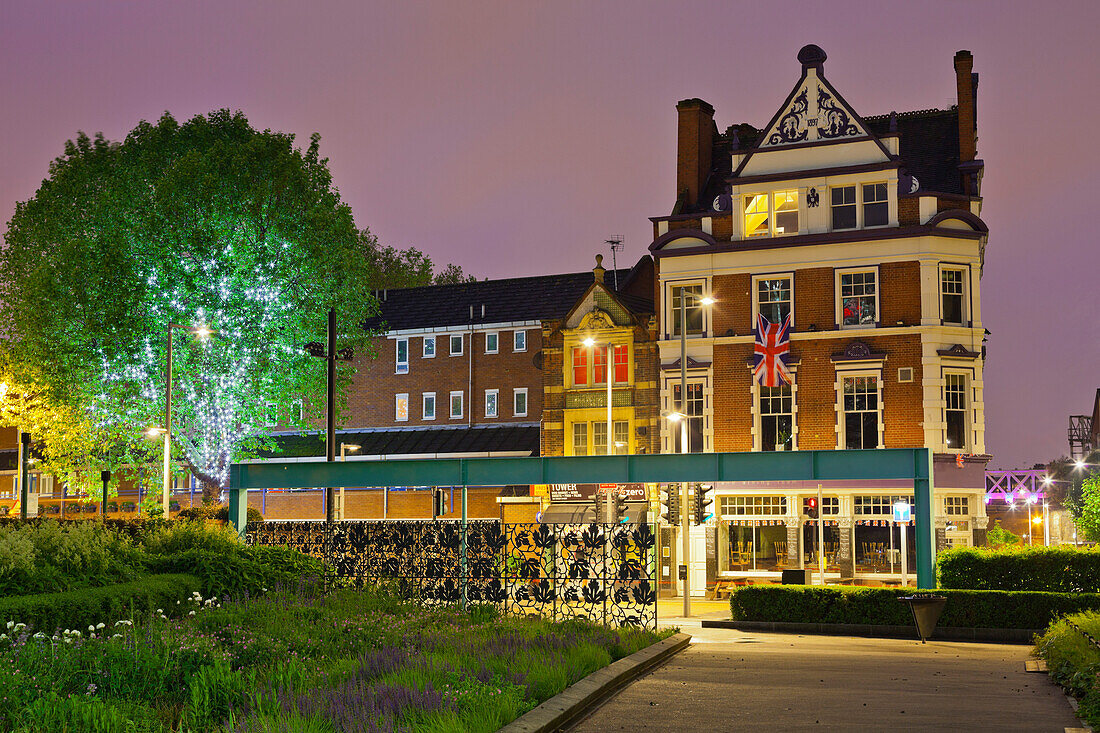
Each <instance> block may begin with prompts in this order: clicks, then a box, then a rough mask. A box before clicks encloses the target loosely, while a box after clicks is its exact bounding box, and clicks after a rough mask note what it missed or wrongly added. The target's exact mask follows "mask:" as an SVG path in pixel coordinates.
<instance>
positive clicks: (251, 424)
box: [0, 110, 432, 498]
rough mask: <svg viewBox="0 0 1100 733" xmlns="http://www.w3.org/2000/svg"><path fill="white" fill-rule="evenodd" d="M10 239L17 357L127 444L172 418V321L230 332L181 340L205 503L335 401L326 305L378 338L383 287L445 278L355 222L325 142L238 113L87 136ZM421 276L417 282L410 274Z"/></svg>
mask: <svg viewBox="0 0 1100 733" xmlns="http://www.w3.org/2000/svg"><path fill="white" fill-rule="evenodd" d="M6 240H7V247H6V248H5V249H4V250H3V252H2V253H0V302H2V303H3V305H2V306H0V307H2V308H3V312H2V313H0V316H2V317H3V319H4V320H3V322H5V323H6V324H7V327H8V328H9V329H10V330H9V333H8V335H9V339H10V343H9V346H10V353H11V355H12V358H13V360H14V361H15V362H17V363H19V364H22V365H25V366H26V367H27V368H31V369H33V370H34V371H35V372H36V373H37V374H38V381H39V387H40V392H39V393H40V394H41V395H43V397H44V398H45V399H48V400H49V401H50V402H51V403H52V404H57V405H62V406H64V407H65V409H68V410H72V411H73V414H74V415H78V416H79V417H80V419H82V420H85V421H86V423H85V424H87V425H90V426H91V428H92V430H93V432H95V433H97V434H99V435H107V436H112V437H110V438H109V440H111V441H117V442H118V444H119V445H121V446H127V445H138V443H137V441H138V440H139V439H140V436H141V434H142V432H143V431H144V430H145V429H147V428H148V427H150V426H156V425H161V424H162V423H163V420H164V417H163V411H164V402H165V395H164V390H165V374H166V340H167V330H168V328H169V324H172V323H175V324H181V325H184V326H196V325H204V326H208V327H209V328H211V329H214V330H215V331H216V334H215V335H214V336H213V337H211V338H209V339H206V340H200V339H196V338H193V337H191V336H189V335H187V334H186V333H183V332H180V331H176V335H175V337H174V373H175V379H174V385H175V386H174V394H173V425H172V438H173V444H174V447H175V449H176V454H175V457H176V458H177V459H178V460H179V461H180V462H181V463H182V464H184V465H186V466H187V467H188V468H190V469H191V470H192V471H193V473H194V474H195V475H196V476H197V477H198V478H199V480H200V481H201V482H202V484H203V488H204V494H205V496H206V497H207V498H211V497H213V496H214V495H215V494H216V492H217V490H218V489H219V487H221V486H223V485H224V482H225V480H226V478H227V476H228V467H229V464H230V462H231V461H232V460H234V459H237V458H241V457H246V456H248V455H252V454H253V453H254V452H255V451H256V450H257V449H259V448H261V447H267V448H270V447H272V446H271V445H270V440H269V439H267V438H265V437H264V430H265V428H267V427H270V423H271V419H272V417H273V416H274V417H276V418H277V419H278V420H279V422H281V423H283V424H297V425H299V426H302V427H306V426H308V425H309V424H310V420H311V418H316V417H318V416H319V414H320V412H319V410H323V405H324V398H323V394H324V381H325V380H324V365H323V362H321V361H320V360H317V359H311V358H310V357H309V356H308V355H307V354H306V353H305V352H304V350H303V348H302V347H303V345H304V344H305V343H307V342H310V341H321V342H323V341H324V327H325V314H326V312H327V310H328V309H329V308H330V307H334V308H336V310H337V314H338V324H339V328H340V332H339V334H338V344H339V348H348V347H351V348H365V347H366V343H367V341H366V338H367V336H368V334H367V333H366V332H365V331H364V330H363V329H362V328H361V325H360V324H362V323H363V322H364V321H365V320H366V319H367V318H369V317H370V316H371V315H373V314H374V312H375V309H376V301H375V299H374V298H373V296H372V290H373V289H376V288H380V287H393V285H392V284H390V283H389V282H388V281H389V280H390V279H394V278H397V279H401V280H402V282H400V283H399V284H402V285H404V284H424V282H426V281H430V278H431V277H432V271H431V261H430V259H428V258H426V257H424V256H423V255H421V254H420V253H419V252H416V251H415V250H409V251H407V252H406V253H402V252H400V251H396V250H392V249H387V248H382V247H380V246H379V245H378V243H377V241H376V240H375V239H374V237H373V236H372V235H370V233H369V232H367V231H359V230H357V229H356V227H355V224H354V221H353V219H352V215H351V211H350V210H349V209H348V207H347V206H346V205H345V204H344V203H342V201H341V200H340V197H339V194H338V192H337V191H336V189H335V188H334V186H333V185H332V179H331V175H330V173H329V171H328V165H327V160H326V159H323V158H321V157H320V156H319V136H317V135H313V136H312V137H311V139H310V144H309V146H308V147H307V148H306V149H305V150H302V149H299V148H295V147H294V137H293V136H292V135H287V134H282V133H276V132H271V131H269V130H265V131H263V132H260V131H257V130H255V129H253V128H252V127H251V126H250V125H249V123H248V121H247V120H246V119H245V118H244V116H243V115H241V114H240V113H230V112H228V111H224V110H223V111H218V112H214V113H212V114H210V115H208V116H198V117H195V118H193V119H191V120H190V121H188V122H186V123H184V124H182V125H181V124H179V123H177V122H176V120H175V119H173V118H172V117H171V116H170V115H168V114H165V115H164V116H163V117H162V118H161V119H160V120H159V121H158V122H157V123H156V124H150V123H148V122H142V123H141V124H139V125H138V126H137V127H136V128H135V129H134V130H133V131H131V132H130V134H129V135H128V136H127V137H126V139H125V140H124V141H123V142H121V143H112V142H108V141H107V140H106V139H105V138H104V137H103V136H102V135H98V136H96V137H95V138H94V139H90V138H88V137H87V136H86V135H84V134H81V135H80V136H78V138H77V139H76V141H75V142H74V141H70V142H68V143H67V144H66V146H65V154H64V155H63V156H62V157H60V158H58V159H57V160H55V161H54V162H53V164H52V165H51V166H50V172H49V177H48V178H47V179H46V180H45V181H44V182H43V183H42V186H41V188H39V190H38V191H37V192H36V193H35V196H34V198H32V199H31V200H29V201H26V202H23V203H20V204H18V205H17V207H16V213H15V216H14V217H13V218H12V220H11V222H10V223H9V226H8V231H7V235H6ZM410 253H411V254H410ZM417 268H419V269H417ZM408 269H414V270H416V272H415V273H413V274H411V276H412V277H413V279H419V280H420V281H421V282H415V283H406V282H404V281H403V280H404V279H407V278H408V277H409V276H410V273H408V272H407V270H408ZM348 378H349V375H348V374H347V373H346V372H342V373H341V374H340V379H341V382H342V383H345V384H346V382H347V379H348ZM299 405H304V408H305V409H304V413H305V414H304V415H300V414H299ZM54 440H56V441H57V442H59V443H60V442H64V440H63V439H61V438H51V439H50V442H51V444H52V442H53V441H54ZM73 445H74V447H75V448H77V450H84V449H86V448H87V446H86V445H84V446H80V445H79V441H77V442H74V443H73ZM143 445H146V446H150V447H151V444H150V443H149V442H148V441H146V443H144V444H143ZM154 450H155V448H154ZM136 452H139V451H133V450H129V449H127V448H123V449H121V450H119V449H116V450H114V451H113V452H110V455H113V456H117V457H118V458H117V460H119V461H121V460H131V459H133V457H134V455H135V453H136Z"/></svg>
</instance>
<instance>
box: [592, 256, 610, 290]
mask: <svg viewBox="0 0 1100 733" xmlns="http://www.w3.org/2000/svg"><path fill="white" fill-rule="evenodd" d="M605 272H607V270H605V269H604V268H603V255H596V266H595V267H593V268H592V274H593V275H594V276H595V277H596V282H598V283H602V282H603V274H604V273H605Z"/></svg>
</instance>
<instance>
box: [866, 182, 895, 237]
mask: <svg viewBox="0 0 1100 733" xmlns="http://www.w3.org/2000/svg"><path fill="white" fill-rule="evenodd" d="M889 223H890V209H889V204H888V203H887V201H886V184H885V183H865V184H864V185H863V226H865V227H882V226H886V225H887V224H889Z"/></svg>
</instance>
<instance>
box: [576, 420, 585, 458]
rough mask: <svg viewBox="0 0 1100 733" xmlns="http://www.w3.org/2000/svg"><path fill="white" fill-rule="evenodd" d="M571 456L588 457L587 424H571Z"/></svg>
mask: <svg viewBox="0 0 1100 733" xmlns="http://www.w3.org/2000/svg"><path fill="white" fill-rule="evenodd" d="M573 455H575V456H587V455H588V423H583V422H577V423H573Z"/></svg>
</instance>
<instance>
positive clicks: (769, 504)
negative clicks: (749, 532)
mask: <svg viewBox="0 0 1100 733" xmlns="http://www.w3.org/2000/svg"><path fill="white" fill-rule="evenodd" d="M718 507H719V512H720V513H721V515H722V516H724V517H745V516H772V517H774V516H782V515H784V514H786V513H787V497H785V496H720V497H718Z"/></svg>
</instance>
